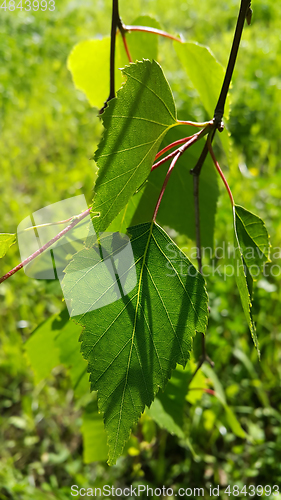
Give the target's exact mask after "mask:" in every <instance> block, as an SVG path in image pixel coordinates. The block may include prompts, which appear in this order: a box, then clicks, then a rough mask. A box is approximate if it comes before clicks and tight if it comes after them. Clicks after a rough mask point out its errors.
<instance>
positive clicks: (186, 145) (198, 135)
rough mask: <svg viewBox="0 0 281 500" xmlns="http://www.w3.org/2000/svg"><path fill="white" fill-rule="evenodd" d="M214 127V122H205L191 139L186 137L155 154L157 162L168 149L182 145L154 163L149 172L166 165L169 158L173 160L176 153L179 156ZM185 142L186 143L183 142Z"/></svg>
mask: <svg viewBox="0 0 281 500" xmlns="http://www.w3.org/2000/svg"><path fill="white" fill-rule="evenodd" d="M213 127H214V122H213V121H211V122H207V126H206V127H205V128H203V129H202V130H200V132H197V133H196V134H194V135H192V136H191V137H186V138H185V139H179V141H175V142H172V143H171V144H170V145H169V146H166V148H163V149H162V150H161V151H159V153H157V155H156V157H155V159H156V160H157V159H158V158H159V156H162V154H164V153H165V152H166V151H169V149H171V148H173V147H174V146H176V145H177V144H180V143H181V144H182V143H183V146H180V147H179V148H178V149H176V150H175V151H173V152H172V153H170V154H169V155H167V156H165V158H162V160H159V161H158V162H157V163H154V164H153V165H152V167H151V172H152V171H153V170H155V169H156V168H157V167H159V166H160V165H162V164H163V163H166V161H168V160H170V159H171V158H174V156H176V155H177V153H178V152H180V154H182V153H184V152H185V151H186V150H187V149H188V148H189V147H190V146H192V144H194V143H195V142H197V141H198V140H199V139H201V138H202V137H204V135H206V134H208V133H209V132H210V130H212V129H213ZM184 141H187V142H184Z"/></svg>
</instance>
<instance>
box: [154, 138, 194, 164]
mask: <svg viewBox="0 0 281 500" xmlns="http://www.w3.org/2000/svg"><path fill="white" fill-rule="evenodd" d="M192 137H193V136H190V137H184V138H183V139H179V140H178V141H175V142H171V144H169V146H166V147H165V148H163V149H161V151H159V152H158V153H157V155H156V156H155V160H158V158H160V156H162V155H163V154H164V153H166V152H167V151H169V150H170V149H172V148H174V147H175V146H179V145H180V144H184V143H185V142H187V141H189V139H191V138H192Z"/></svg>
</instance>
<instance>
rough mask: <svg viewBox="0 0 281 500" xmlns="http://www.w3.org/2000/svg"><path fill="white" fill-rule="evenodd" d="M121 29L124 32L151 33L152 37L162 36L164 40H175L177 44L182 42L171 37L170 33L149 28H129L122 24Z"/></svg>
mask: <svg viewBox="0 0 281 500" xmlns="http://www.w3.org/2000/svg"><path fill="white" fill-rule="evenodd" d="M122 28H123V30H124V31H125V32H131V31H144V32H145V33H152V34H154V35H159V36H163V37H165V38H170V39H171V40H176V41H177V42H180V43H182V40H181V39H180V38H178V37H177V36H174V35H171V34H170V33H167V31H163V30H158V29H157V28H150V27H148V26H131V25H126V24H123V26H122Z"/></svg>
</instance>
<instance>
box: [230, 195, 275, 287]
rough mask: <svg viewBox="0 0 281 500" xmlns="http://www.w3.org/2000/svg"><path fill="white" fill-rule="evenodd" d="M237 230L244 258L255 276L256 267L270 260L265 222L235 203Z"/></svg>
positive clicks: (259, 267)
mask: <svg viewBox="0 0 281 500" xmlns="http://www.w3.org/2000/svg"><path fill="white" fill-rule="evenodd" d="M235 214H236V230H237V236H238V239H239V243H240V247H241V250H242V251H243V258H244V260H245V262H246V265H247V267H248V269H249V272H250V274H251V275H252V276H253V278H255V276H256V268H257V267H258V270H259V269H262V267H263V266H264V264H266V262H269V248H270V245H269V237H268V232H267V230H266V227H265V225H264V222H263V220H262V219H260V217H258V216H257V215H254V214H252V213H251V212H249V211H248V210H246V209H245V208H243V207H240V206H239V205H235Z"/></svg>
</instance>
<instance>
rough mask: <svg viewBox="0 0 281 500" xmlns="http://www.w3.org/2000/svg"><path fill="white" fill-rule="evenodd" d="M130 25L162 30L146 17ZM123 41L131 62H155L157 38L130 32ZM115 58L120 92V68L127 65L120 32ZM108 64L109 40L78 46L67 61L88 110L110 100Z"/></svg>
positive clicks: (122, 79)
mask: <svg viewBox="0 0 281 500" xmlns="http://www.w3.org/2000/svg"><path fill="white" fill-rule="evenodd" d="M132 24H133V25H144V26H151V27H152V28H158V29H161V26H160V25H159V23H158V22H157V21H156V20H155V19H153V18H151V17H149V16H141V17H139V18H137V19H136V20H135V21H134V22H133V23H132ZM126 37H127V43H128V47H129V51H130V55H131V57H132V59H133V61H137V60H142V59H143V58H145V59H155V60H156V59H157V55H158V37H157V36H155V35H152V34H150V33H144V32H132V33H128V34H127V35H126ZM115 57H116V59H115V86H116V89H119V88H120V87H121V84H122V83H123V82H124V80H125V78H124V76H123V75H122V73H121V71H120V68H123V67H124V66H125V65H126V64H128V62H129V61H128V57H127V54H126V52H125V49H124V46H123V42H122V37H121V35H120V33H119V32H118V33H117V36H116V55H115ZM109 64H110V37H105V38H101V39H92V40H84V41H83V42H79V43H78V44H77V45H75V47H74V48H73V49H72V51H71V53H70V55H69V57H68V61H67V67H68V69H69V71H70V72H71V74H72V78H73V81H74V85H75V87H76V88H77V89H79V90H82V91H83V92H84V93H85V94H86V96H87V98H88V100H89V102H90V104H91V106H95V107H96V108H99V109H100V108H101V107H102V106H103V104H104V102H105V101H106V99H107V98H108V96H109V86H110V81H109V74H110V73H109Z"/></svg>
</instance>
